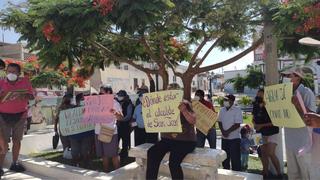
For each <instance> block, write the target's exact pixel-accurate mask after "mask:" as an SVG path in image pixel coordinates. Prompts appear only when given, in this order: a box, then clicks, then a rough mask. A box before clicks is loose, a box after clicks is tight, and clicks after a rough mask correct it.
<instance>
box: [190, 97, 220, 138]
mask: <svg viewBox="0 0 320 180" xmlns="http://www.w3.org/2000/svg"><path fill="white" fill-rule="evenodd" d="M192 108H193V111H194V112H195V114H196V119H197V121H196V127H197V129H199V130H200V131H201V132H202V133H203V134H205V135H207V134H208V132H209V130H210V129H211V128H212V126H213V125H214V123H215V122H216V121H217V118H218V114H217V113H215V112H214V111H213V110H211V109H209V108H207V107H206V106H205V105H203V104H202V103H200V102H199V101H193V102H192Z"/></svg>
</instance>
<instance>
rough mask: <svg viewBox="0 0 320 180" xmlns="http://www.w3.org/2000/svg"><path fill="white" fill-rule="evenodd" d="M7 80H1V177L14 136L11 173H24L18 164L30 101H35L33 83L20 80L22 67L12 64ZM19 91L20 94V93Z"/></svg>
mask: <svg viewBox="0 0 320 180" xmlns="http://www.w3.org/2000/svg"><path fill="white" fill-rule="evenodd" d="M6 74H7V77H6V79H1V80H0V97H1V98H0V99H1V100H0V142H1V146H0V148H1V150H0V177H1V176H2V175H3V174H4V172H3V169H2V165H3V161H4V159H5V155H6V153H7V150H8V146H9V145H8V143H7V142H9V138H10V135H12V142H13V145H12V164H11V166H10V170H11V171H15V172H23V171H25V168H24V167H23V166H22V165H21V164H20V163H18V156H19V152H20V146H21V140H22V137H23V131H24V123H25V120H26V119H25V117H26V113H27V106H28V101H29V100H32V99H34V96H33V89H32V86H31V83H30V82H29V80H28V79H27V78H20V77H19V76H20V74H21V67H20V66H19V65H18V64H15V63H11V64H9V65H8V67H7V72H6ZM18 91H19V92H20V93H18ZM13 92H16V93H17V94H16V95H15V96H14V97H13V96H12V98H9V99H7V100H6V99H3V98H4V97H5V96H7V95H9V93H13Z"/></svg>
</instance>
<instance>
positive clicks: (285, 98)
mask: <svg viewBox="0 0 320 180" xmlns="http://www.w3.org/2000/svg"><path fill="white" fill-rule="evenodd" d="M292 88H293V87H292V83H286V84H277V85H272V86H268V87H266V88H265V91H264V92H265V93H264V98H265V101H266V109H267V111H268V114H269V116H270V118H271V121H272V124H273V125H275V126H279V127H287V128H300V127H304V126H305V124H304V122H303V120H302V119H301V117H300V115H299V113H298V111H297V109H296V108H295V106H294V105H293V104H292V102H291V99H292V92H293V90H292Z"/></svg>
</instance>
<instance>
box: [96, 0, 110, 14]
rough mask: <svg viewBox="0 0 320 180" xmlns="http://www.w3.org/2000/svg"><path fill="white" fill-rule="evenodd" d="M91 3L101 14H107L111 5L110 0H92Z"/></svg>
mask: <svg viewBox="0 0 320 180" xmlns="http://www.w3.org/2000/svg"><path fill="white" fill-rule="evenodd" d="M92 4H93V6H94V7H95V8H98V9H99V11H100V14H101V15H103V16H105V15H107V14H108V13H109V12H110V11H111V10H112V7H113V1H112V0H94V1H93V3H92Z"/></svg>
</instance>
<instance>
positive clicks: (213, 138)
mask: <svg viewBox="0 0 320 180" xmlns="http://www.w3.org/2000/svg"><path fill="white" fill-rule="evenodd" d="M206 139H208V142H209V145H210V148H211V149H216V146H217V133H216V129H215V128H211V129H210V130H209V132H208V135H205V134H203V133H202V132H201V131H199V130H198V129H197V147H200V148H203V147H204V145H205V142H206Z"/></svg>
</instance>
